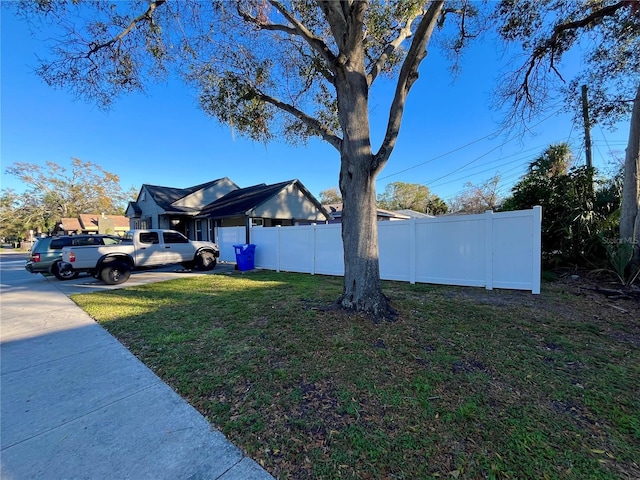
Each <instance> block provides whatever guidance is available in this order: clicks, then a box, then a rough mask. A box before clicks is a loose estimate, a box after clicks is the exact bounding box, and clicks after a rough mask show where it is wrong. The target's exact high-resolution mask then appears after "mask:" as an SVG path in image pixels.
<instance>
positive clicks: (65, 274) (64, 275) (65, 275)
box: [51, 262, 80, 280]
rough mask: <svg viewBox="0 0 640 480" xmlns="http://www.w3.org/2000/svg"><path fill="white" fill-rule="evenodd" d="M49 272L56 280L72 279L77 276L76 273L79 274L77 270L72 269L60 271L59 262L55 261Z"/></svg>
mask: <svg viewBox="0 0 640 480" xmlns="http://www.w3.org/2000/svg"><path fill="white" fill-rule="evenodd" d="M51 273H53V274H54V275H55V277H56V278H57V279H58V280H73V279H74V278H78V275H80V273H79V272H75V271H73V270H67V271H65V272H61V271H60V262H56V263H54V264H53V266H52V267H51Z"/></svg>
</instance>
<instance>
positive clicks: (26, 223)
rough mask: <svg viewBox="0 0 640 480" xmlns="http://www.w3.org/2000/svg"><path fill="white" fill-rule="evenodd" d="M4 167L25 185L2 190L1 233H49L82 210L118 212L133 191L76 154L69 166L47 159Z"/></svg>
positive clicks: (87, 211)
mask: <svg viewBox="0 0 640 480" xmlns="http://www.w3.org/2000/svg"><path fill="white" fill-rule="evenodd" d="M6 171H7V173H9V174H10V175H13V176H15V177H16V178H18V179H19V180H20V181H21V182H22V183H23V184H24V185H25V187H26V188H25V190H24V192H23V193H16V192H15V191H14V190H10V189H6V190H5V189H3V190H2V203H1V205H0V206H1V208H2V211H1V214H0V218H1V219H2V225H3V232H2V236H5V237H12V238H21V237H23V236H24V234H25V232H26V231H29V230H39V231H41V232H45V233H50V232H51V231H52V230H53V228H54V227H55V225H56V224H57V223H58V222H59V221H60V219H61V218H65V217H77V216H78V215H80V214H83V213H105V214H119V215H122V214H123V213H124V209H125V208H126V205H127V202H128V201H129V200H132V199H133V198H134V196H135V193H136V192H135V191H134V190H133V188H132V189H131V191H124V190H123V189H122V187H121V185H120V178H119V177H118V175H116V174H114V173H110V172H108V171H106V170H105V169H103V168H102V167H101V166H100V165H97V164H95V163H92V162H85V161H82V160H80V159H77V158H74V159H72V160H71V167H70V168H66V167H64V166H61V165H59V164H57V163H55V162H51V161H49V162H46V165H45V166H41V165H38V164H32V163H26V162H18V163H15V164H13V165H11V166H9V167H8V168H7V170H6Z"/></svg>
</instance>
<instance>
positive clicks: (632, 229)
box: [620, 85, 640, 266]
mask: <svg viewBox="0 0 640 480" xmlns="http://www.w3.org/2000/svg"><path fill="white" fill-rule="evenodd" d="M639 182H640V85H638V91H637V92H636V98H635V100H634V102H633V111H632V113H631V126H630V128H629V143H628V144H627V150H626V156H625V161H624V183H623V185H622V206H621V208H620V241H623V242H625V241H628V242H631V243H633V245H634V248H633V252H634V253H633V259H632V264H633V265H634V266H639V265H640V215H639V212H640V183H639Z"/></svg>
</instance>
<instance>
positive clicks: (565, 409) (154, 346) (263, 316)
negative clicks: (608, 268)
mask: <svg viewBox="0 0 640 480" xmlns="http://www.w3.org/2000/svg"><path fill="white" fill-rule="evenodd" d="M341 288H342V279H340V278H331V277H323V276H310V275H299V274H284V273H280V274H277V273H273V272H254V273H250V274H243V275H231V276H223V275H206V276H198V277H195V278H191V279H185V280H176V281H171V282H163V283H157V284H153V285H145V286H140V287H133V288H127V289H122V290H115V291H109V292H101V293H93V294H87V295H77V296H74V297H73V299H74V300H75V301H76V302H77V303H78V304H79V305H80V306H81V307H82V308H84V309H85V310H86V311H87V312H89V314H90V315H92V316H93V317H94V318H96V319H97V320H98V321H99V322H100V323H101V324H102V325H103V326H104V327H105V328H106V329H107V330H108V331H109V332H111V333H112V334H113V335H114V336H116V337H117V338H118V339H119V340H120V341H121V342H122V343H123V344H124V345H125V346H126V347H127V348H129V350H131V351H132V352H133V353H134V354H135V355H136V356H137V357H138V358H140V359H141V360H142V361H143V362H144V363H145V364H146V365H148V366H149V367H150V368H151V369H153V370H154V371H155V372H156V373H157V374H158V375H159V376H160V377H161V378H162V379H163V380H164V381H165V382H167V383H168V384H169V385H171V386H172V387H173V388H174V389H175V390H176V391H177V392H179V393H180V395H182V396H183V397H184V398H185V399H187V400H188V401H189V402H190V403H191V404H192V405H193V406H194V407H195V408H197V409H198V410H199V411H200V412H202V414H203V415H205V416H206V417H207V418H208V419H209V421H210V422H211V423H212V424H214V425H215V426H216V427H218V428H219V429H220V430H221V431H222V432H223V433H224V434H225V435H227V437H228V438H229V439H230V440H231V441H232V442H234V443H235V444H237V445H238V446H240V447H241V448H243V449H244V450H245V451H246V452H247V454H248V455H250V456H251V457H252V458H254V459H256V460H257V461H258V462H260V463H261V464H262V465H263V466H264V467H265V468H266V469H267V470H268V471H270V472H271V473H272V474H273V475H274V476H275V477H277V478H283V479H284V478H292V479H305V478H330V479H335V478H345V479H347V478H352V479H374V478H377V479H383V478H384V479H386V478H389V479H391V478H393V479H416V478H430V477H440V478H468V479H476V478H495V479H498V478H536V479H546V478H550V479H553V478H575V479H619V478H640V466H639V465H638V461H639V460H638V459H639V458H640V389H639V384H640V324H639V320H638V319H639V318H640V308H639V305H638V304H637V302H633V301H627V302H626V303H625V302H624V301H619V302H618V303H616V304H615V305H613V306H612V305H611V303H610V302H609V301H608V300H607V299H606V298H605V297H601V296H599V294H597V293H593V292H591V291H590V290H589V289H585V288H581V287H580V286H575V285H572V284H570V283H562V282H555V283H552V284H546V285H545V286H544V288H543V293H542V295H539V296H534V295H531V294H530V293H526V292H515V291H485V290H483V289H473V288H455V287H440V286H429V285H409V284H404V283H395V282H385V284H384V288H385V293H386V294H387V295H388V296H389V297H390V298H391V299H392V301H393V306H394V307H395V308H396V309H398V311H399V316H398V321H396V322H394V323H379V324H375V323H373V322H371V321H370V320H369V319H367V318H365V317H363V316H360V315H348V314H346V313H344V312H342V311H335V310H331V309H326V308H325V307H326V306H327V305H329V304H330V303H331V302H333V301H334V300H335V299H336V298H337V297H338V295H339V294H340V292H341Z"/></svg>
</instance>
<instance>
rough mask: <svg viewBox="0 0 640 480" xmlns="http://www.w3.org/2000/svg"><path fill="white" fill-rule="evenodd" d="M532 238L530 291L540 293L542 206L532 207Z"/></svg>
mask: <svg viewBox="0 0 640 480" xmlns="http://www.w3.org/2000/svg"><path fill="white" fill-rule="evenodd" d="M532 221H533V238H532V243H531V255H532V258H531V261H532V265H531V276H532V278H531V293H533V294H536V295H538V294H540V277H541V275H542V207H541V206H540V205H536V206H535V207H533V216H532Z"/></svg>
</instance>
